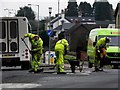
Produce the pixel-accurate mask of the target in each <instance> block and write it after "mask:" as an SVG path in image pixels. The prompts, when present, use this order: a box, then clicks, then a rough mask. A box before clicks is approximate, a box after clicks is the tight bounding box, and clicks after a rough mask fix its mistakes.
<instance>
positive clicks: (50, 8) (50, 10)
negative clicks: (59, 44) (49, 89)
mask: <svg viewBox="0 0 120 90" xmlns="http://www.w3.org/2000/svg"><path fill="white" fill-rule="evenodd" d="M51 13H52V7H49V30H51ZM50 41H51V37H50V36H49V58H48V59H49V60H48V61H50V47H51V46H50ZM49 63H50V62H49Z"/></svg>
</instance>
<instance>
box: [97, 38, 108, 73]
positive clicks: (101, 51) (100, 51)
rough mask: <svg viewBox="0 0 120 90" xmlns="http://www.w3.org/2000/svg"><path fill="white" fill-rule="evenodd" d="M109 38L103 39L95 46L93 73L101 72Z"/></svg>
mask: <svg viewBox="0 0 120 90" xmlns="http://www.w3.org/2000/svg"><path fill="white" fill-rule="evenodd" d="M109 42H110V38H108V37H104V38H101V39H100V40H98V42H97V43H96V45H95V71H103V66H104V60H105V58H106V49H107V43H109Z"/></svg>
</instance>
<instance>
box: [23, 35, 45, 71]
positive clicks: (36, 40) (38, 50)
mask: <svg viewBox="0 0 120 90" xmlns="http://www.w3.org/2000/svg"><path fill="white" fill-rule="evenodd" d="M26 37H29V40H30V42H31V45H32V47H31V51H30V53H31V55H32V62H31V65H32V69H31V70H29V72H35V73H36V72H39V65H40V62H41V57H42V50H43V41H42V39H41V38H40V37H39V36H38V35H35V34H31V33H28V34H25V35H24V38H26Z"/></svg>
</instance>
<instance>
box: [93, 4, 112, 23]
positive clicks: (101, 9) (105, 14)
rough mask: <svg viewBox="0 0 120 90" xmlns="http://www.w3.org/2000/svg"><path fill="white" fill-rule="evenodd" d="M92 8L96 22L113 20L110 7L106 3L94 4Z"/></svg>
mask: <svg viewBox="0 0 120 90" xmlns="http://www.w3.org/2000/svg"><path fill="white" fill-rule="evenodd" d="M93 7H94V12H95V14H94V15H95V19H96V20H100V21H104V20H112V19H113V14H112V9H111V5H110V4H109V3H108V2H95V3H94V4H93Z"/></svg>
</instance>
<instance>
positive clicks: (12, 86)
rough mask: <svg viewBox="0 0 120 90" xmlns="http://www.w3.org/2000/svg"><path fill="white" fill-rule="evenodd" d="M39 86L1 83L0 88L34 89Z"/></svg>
mask: <svg viewBox="0 0 120 90" xmlns="http://www.w3.org/2000/svg"><path fill="white" fill-rule="evenodd" d="M40 86H42V85H41V84H35V83H34V84H33V83H3V84H0V88H35V87H40Z"/></svg>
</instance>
